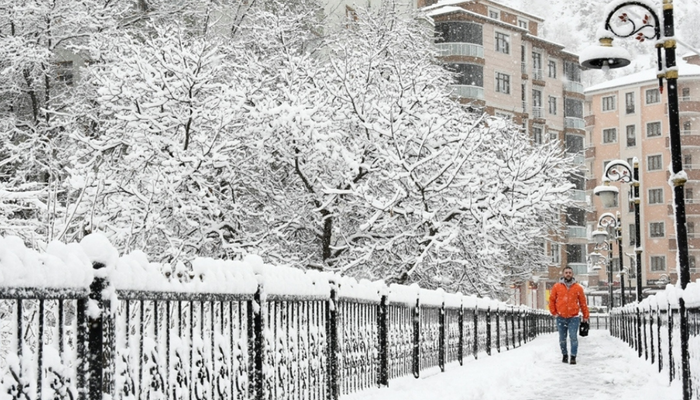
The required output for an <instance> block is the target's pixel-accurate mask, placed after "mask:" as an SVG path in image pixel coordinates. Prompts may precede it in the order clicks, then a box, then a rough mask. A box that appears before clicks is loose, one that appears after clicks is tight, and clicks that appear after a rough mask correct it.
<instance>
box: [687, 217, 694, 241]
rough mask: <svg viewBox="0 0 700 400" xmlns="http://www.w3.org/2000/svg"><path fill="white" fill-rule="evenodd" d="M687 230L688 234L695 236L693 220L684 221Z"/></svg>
mask: <svg viewBox="0 0 700 400" xmlns="http://www.w3.org/2000/svg"><path fill="white" fill-rule="evenodd" d="M685 224H686V226H687V230H688V236H690V237H695V222H693V221H688V222H686V223H685Z"/></svg>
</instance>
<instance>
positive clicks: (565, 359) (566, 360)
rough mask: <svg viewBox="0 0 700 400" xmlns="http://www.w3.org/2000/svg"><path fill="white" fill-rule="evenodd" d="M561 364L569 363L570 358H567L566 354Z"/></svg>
mask: <svg viewBox="0 0 700 400" xmlns="http://www.w3.org/2000/svg"><path fill="white" fill-rule="evenodd" d="M561 362H563V363H564V364H566V363H568V362H569V356H567V355H566V354H564V355H563V356H562V359H561Z"/></svg>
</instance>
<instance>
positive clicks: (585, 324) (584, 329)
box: [578, 322, 591, 336]
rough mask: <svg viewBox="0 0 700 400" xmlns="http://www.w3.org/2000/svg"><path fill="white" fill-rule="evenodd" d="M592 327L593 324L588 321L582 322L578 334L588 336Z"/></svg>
mask: <svg viewBox="0 0 700 400" xmlns="http://www.w3.org/2000/svg"><path fill="white" fill-rule="evenodd" d="M590 328H591V325H590V324H589V323H588V322H581V325H579V327H578V335H579V336H588V330H589V329H590Z"/></svg>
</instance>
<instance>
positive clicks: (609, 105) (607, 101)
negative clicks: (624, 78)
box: [603, 96, 615, 111]
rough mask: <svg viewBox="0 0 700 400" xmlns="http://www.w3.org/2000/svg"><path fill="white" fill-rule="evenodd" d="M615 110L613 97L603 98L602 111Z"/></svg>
mask: <svg viewBox="0 0 700 400" xmlns="http://www.w3.org/2000/svg"><path fill="white" fill-rule="evenodd" d="M613 110H615V96H606V97H603V111H613Z"/></svg>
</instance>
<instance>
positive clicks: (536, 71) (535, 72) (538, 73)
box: [532, 68, 544, 81]
mask: <svg viewBox="0 0 700 400" xmlns="http://www.w3.org/2000/svg"><path fill="white" fill-rule="evenodd" d="M532 79H534V80H536V81H541V80H543V79H544V73H543V72H542V68H533V69H532Z"/></svg>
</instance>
